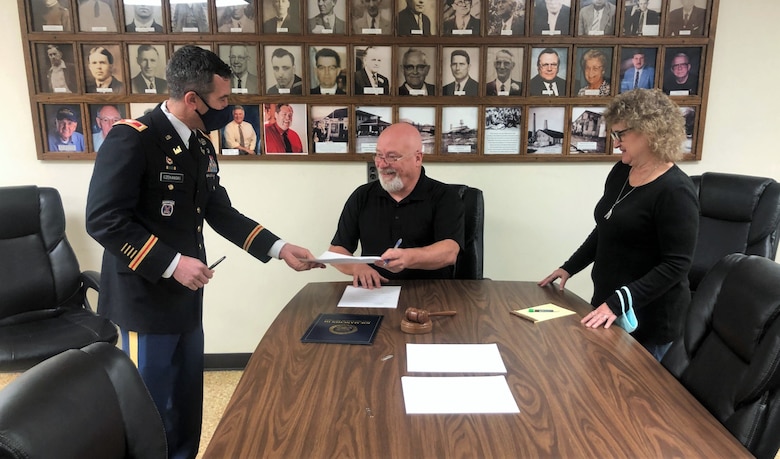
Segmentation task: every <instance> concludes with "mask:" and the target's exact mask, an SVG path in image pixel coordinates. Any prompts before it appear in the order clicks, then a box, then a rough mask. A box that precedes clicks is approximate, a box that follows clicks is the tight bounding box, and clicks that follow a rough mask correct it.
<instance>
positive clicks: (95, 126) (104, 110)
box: [88, 104, 127, 151]
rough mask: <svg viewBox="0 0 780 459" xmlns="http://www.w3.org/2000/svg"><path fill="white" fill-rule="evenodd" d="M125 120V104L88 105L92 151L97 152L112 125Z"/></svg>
mask: <svg viewBox="0 0 780 459" xmlns="http://www.w3.org/2000/svg"><path fill="white" fill-rule="evenodd" d="M125 118H127V106H126V105H125V104H90V105H89V119H88V121H89V131H90V133H91V134H92V150H90V151H98V150H99V149H100V146H101V145H103V141H104V140H105V139H106V136H107V135H108V133H109V131H111V128H113V127H114V123H116V122H117V121H121V120H123V119H125Z"/></svg>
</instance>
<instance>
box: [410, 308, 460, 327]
mask: <svg viewBox="0 0 780 459" xmlns="http://www.w3.org/2000/svg"><path fill="white" fill-rule="evenodd" d="M404 314H405V316H406V320H408V321H409V322H415V323H418V324H424V323H426V322H428V320H430V319H429V317H432V316H454V315H455V314H457V312H456V311H439V312H428V310H427V309H418V308H406V311H405V312H404Z"/></svg>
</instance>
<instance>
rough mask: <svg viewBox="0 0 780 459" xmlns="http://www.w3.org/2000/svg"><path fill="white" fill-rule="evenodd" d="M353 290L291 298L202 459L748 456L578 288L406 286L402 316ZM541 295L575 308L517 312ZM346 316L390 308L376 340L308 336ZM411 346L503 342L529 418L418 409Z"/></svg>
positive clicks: (316, 290)
mask: <svg viewBox="0 0 780 459" xmlns="http://www.w3.org/2000/svg"><path fill="white" fill-rule="evenodd" d="M346 285H347V283H346V282H326V283H311V284H308V285H306V286H305V287H304V288H303V289H302V290H301V291H300V292H299V293H298V294H297V295H296V296H295V297H294V298H293V299H292V300H290V302H289V303H288V304H287V306H286V307H285V308H284V309H283V310H282V312H281V313H280V314H279V316H278V317H277V318H276V320H275V321H274V322H273V324H272V325H271V327H270V328H269V329H268V331H267V333H266V334H265V336H264V337H263V339H262V340H261V341H260V344H259V345H258V346H257V349H256V350H255V352H254V354H253V355H252V357H251V359H250V360H249V363H248V365H247V367H246V369H245V371H244V374H243V377H242V378H241V381H240V382H239V383H238V386H237V387H236V391H235V393H234V394H233V396H232V398H231V400H230V402H229V404H228V406H227V408H226V410H225V413H224V416H223V418H222V420H221V421H220V423H219V425H218V426H217V429H216V431H215V432H214V436H213V437H212V439H211V442H210V443H209V445H208V448H207V450H206V453H205V456H204V457H206V458H220V459H222V458H261V457H279V458H337V457H338V458H371V459H373V458H446V457H464V458H465V457H480V458H532V457H533V458H538V457H570V458H596V457H630V458H661V457H664V458H665V457H686V458H692V457H703V458H713V457H729V458H735V457H750V454H749V452H748V451H747V450H746V449H745V448H744V447H742V445H741V444H740V443H739V442H738V441H737V440H736V439H735V438H734V437H733V436H732V435H731V434H730V433H729V432H728V431H727V430H726V429H725V428H724V427H723V426H722V425H721V424H720V423H719V422H718V421H717V420H716V419H715V418H713V417H712V415H710V413H709V412H708V411H707V410H706V409H705V408H704V407H702V406H701V405H700V404H699V402H698V401H697V400H696V399H695V398H694V397H693V396H692V395H690V394H689V393H688V392H687V391H686V390H685V388H683V386H682V385H680V384H679V383H678V382H677V380H676V379H675V378H674V377H673V376H671V374H669V373H668V372H667V371H666V370H665V369H664V368H663V367H662V366H661V365H660V364H659V363H658V362H656V361H655V360H654V359H653V358H652V357H651V356H650V354H649V353H647V352H646V351H645V350H644V348H642V346H641V345H639V344H638V343H637V342H636V341H634V339H633V338H631V336H629V335H628V334H627V333H625V332H624V331H623V330H622V329H620V328H618V327H612V328H610V329H609V330H605V329H603V328H602V329H598V330H592V329H586V328H585V327H583V326H582V325H580V323H579V319H580V316H581V315H584V313H586V312H587V311H589V310H590V305H589V304H588V303H587V302H585V301H583V300H582V299H581V298H579V297H578V296H576V295H574V294H572V293H570V292H559V291H557V290H556V289H554V288H540V287H538V286H537V285H536V284H535V283H533V282H503V281H490V280H484V281H472V280H466V281H460V280H437V281H405V282H402V283H401V285H402V286H403V287H402V289H401V297H400V300H399V304H398V309H397V310H396V309H368V308H366V309H362V308H361V309H352V308H336V304H337V303H338V301H339V299H340V298H341V295H342V293H343V291H344V287H345V286H346ZM544 303H555V304H558V305H560V306H563V307H566V308H569V309H574V310H576V311H577V312H578V314H576V315H570V316H567V317H563V318H559V319H554V320H548V321H545V322H540V323H536V324H534V323H532V322H529V321H526V320H524V319H521V318H519V317H516V316H513V315H511V314H509V311H510V310H511V309H518V308H521V307H532V306H537V305H540V304H544ZM410 306H413V307H421V308H426V309H428V310H429V311H431V312H433V311H440V310H448V309H452V310H456V311H457V312H458V313H457V315H456V316H454V317H434V318H432V319H433V321H434V325H433V331H432V333H430V334H425V335H409V334H405V333H403V332H401V330H400V321H401V319H402V317H403V313H404V310H405V309H406V308H407V307H410ZM337 311H338V312H347V313H356V314H382V315H384V316H385V317H384V321H383V322H382V325H381V328H380V331H379V333H378V334H377V336H376V339H375V341H374V344H373V345H371V346H361V345H339V344H303V343H301V342H300V338H301V336H302V335H303V333H304V331H305V330H306V329H307V327H308V326H309V324H310V323H311V322H312V321H313V320H314V319H315V317H317V315H318V314H319V313H321V312H337ZM406 343H497V344H498V349H499V351H500V353H501V356H502V358H503V360H504V363H505V364H506V367H507V375H506V378H507V382H508V383H509V387H510V389H511V391H512V394H513V395H514V397H515V400H516V401H517V404H518V406H519V408H520V413H519V414H491V415H487V414H480V415H475V414H458V415H452V414H447V415H443V414H442V415H420V414H415V415H407V414H406V412H405V408H404V399H403V392H402V389H401V376H405V375H409V374H410V373H408V372H407V371H406ZM387 355H393V357H392V358H389V359H383V357H385V356H387ZM414 375H416V376H426V374H420V373H416V374H414ZM429 376H432V375H429ZM437 376H441V375H437Z"/></svg>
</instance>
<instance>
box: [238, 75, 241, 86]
mask: <svg viewBox="0 0 780 459" xmlns="http://www.w3.org/2000/svg"><path fill="white" fill-rule="evenodd" d="M237 78H238V77H237ZM237 87H238V88H241V78H238V86H237Z"/></svg>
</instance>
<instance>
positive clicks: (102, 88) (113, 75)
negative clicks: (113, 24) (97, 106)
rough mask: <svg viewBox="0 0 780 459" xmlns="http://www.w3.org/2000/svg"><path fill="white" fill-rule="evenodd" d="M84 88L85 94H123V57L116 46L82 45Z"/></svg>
mask: <svg viewBox="0 0 780 459" xmlns="http://www.w3.org/2000/svg"><path fill="white" fill-rule="evenodd" d="M81 55H82V56H83V57H84V76H85V88H86V91H85V92H87V93H97V94H124V93H125V89H126V88H125V84H124V83H123V82H122V80H121V78H122V75H123V74H124V62H125V61H124V57H123V55H122V48H121V47H120V46H119V45H117V44H106V45H100V44H83V45H81Z"/></svg>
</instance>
